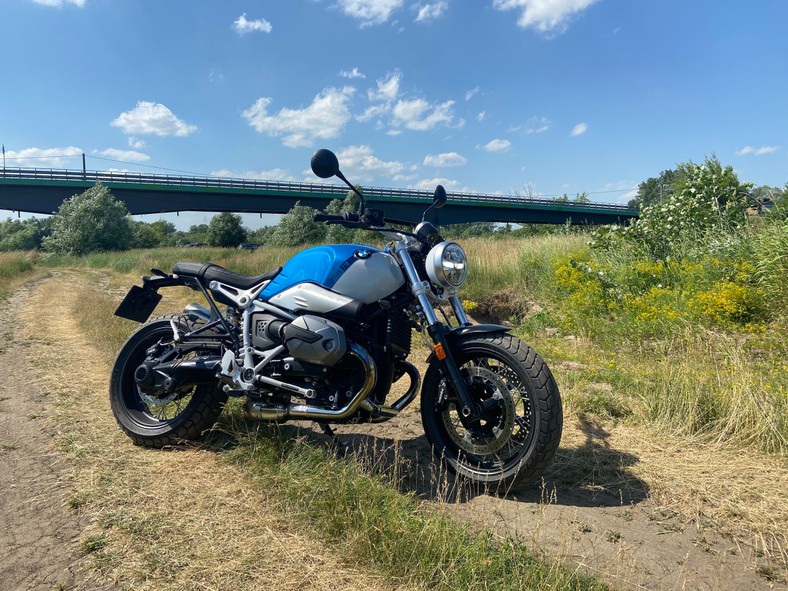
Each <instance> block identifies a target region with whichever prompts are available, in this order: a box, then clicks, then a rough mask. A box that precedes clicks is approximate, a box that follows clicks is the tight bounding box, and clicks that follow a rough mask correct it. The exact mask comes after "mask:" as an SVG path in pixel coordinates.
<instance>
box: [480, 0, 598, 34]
mask: <svg viewBox="0 0 788 591" xmlns="http://www.w3.org/2000/svg"><path fill="white" fill-rule="evenodd" d="M596 2H599V0H493V8H495V9H496V10H519V11H521V14H520V19H519V20H518V21H517V24H518V25H519V26H521V27H522V28H524V29H528V28H531V29H536V30H537V31H540V32H542V33H548V34H549V33H562V32H564V31H565V30H566V28H567V26H568V24H569V21H570V20H571V19H572V17H573V16H575V15H576V14H578V13H580V12H582V11H583V10H585V9H586V8H588V7H589V6H591V5H592V4H595V3H596Z"/></svg>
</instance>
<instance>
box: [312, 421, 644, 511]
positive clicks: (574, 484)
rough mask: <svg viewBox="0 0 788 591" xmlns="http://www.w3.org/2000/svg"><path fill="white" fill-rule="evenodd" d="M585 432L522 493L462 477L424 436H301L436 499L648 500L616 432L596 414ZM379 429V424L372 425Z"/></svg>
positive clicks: (602, 503)
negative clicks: (450, 469)
mask: <svg viewBox="0 0 788 591" xmlns="http://www.w3.org/2000/svg"><path fill="white" fill-rule="evenodd" d="M577 423H578V426H579V433H578V434H575V436H573V438H572V439H579V438H581V437H582V439H581V440H580V441H578V442H575V441H570V442H566V443H565V444H564V445H563V446H562V447H561V448H559V450H558V452H557V454H556V456H555V458H554V460H553V463H552V464H551V466H550V468H549V469H548V472H547V474H546V475H545V477H543V478H542V479H540V480H539V481H538V482H535V483H532V484H530V485H525V486H524V487H522V488H520V489H518V490H516V491H498V492H496V491H493V490H490V488H489V487H486V486H483V485H479V484H474V483H469V482H467V481H462V480H460V479H458V478H457V477H456V476H455V475H453V474H451V473H450V472H448V470H447V469H446V467H445V465H444V464H443V463H442V462H440V461H439V460H438V459H437V458H436V457H435V456H434V455H433V453H432V449H431V447H430V445H429V443H428V442H427V439H426V437H424V435H423V434H420V433H418V432H417V433H412V432H411V433H402V434H401V436H398V437H396V438H393V437H385V436H384V437H381V436H379V435H375V434H373V433H371V432H358V431H361V430H362V429H363V427H361V426H359V427H357V428H355V429H354V431H356V430H357V431H356V432H353V431H351V432H347V431H346V432H342V433H338V434H337V436H336V437H334V438H331V437H328V436H326V435H323V434H322V433H320V432H319V431H316V430H312V429H309V428H303V427H302V428H300V430H299V432H300V435H301V436H306V438H307V439H308V440H312V441H314V442H315V443H319V444H321V445H325V446H328V447H329V448H330V449H332V450H334V451H335V453H337V454H338V455H341V456H351V457H352V458H353V459H354V460H355V461H357V462H359V464H360V465H361V466H363V467H364V469H365V470H366V471H367V472H368V473H371V474H375V475H377V476H378V477H382V478H383V479H384V480H386V481H387V482H389V483H391V484H393V485H395V486H396V487H397V488H398V489H399V490H400V491H401V492H403V493H412V494H415V495H417V496H418V497H419V498H421V499H424V500H430V501H442V502H450V503H457V502H459V503H463V502H466V501H469V500H471V499H473V498H474V497H476V496H479V495H492V494H495V495H497V496H503V497H505V498H507V499H509V500H515V501H520V502H523V503H551V504H557V505H565V506H577V507H619V506H622V505H636V504H638V503H640V502H642V501H644V500H646V499H647V498H648V495H649V487H648V485H647V484H646V483H645V482H644V481H643V480H641V479H640V478H638V477H637V476H636V475H635V474H634V473H633V472H632V470H630V467H632V466H635V465H636V464H638V463H639V461H640V460H639V458H638V457H637V456H636V455H634V454H632V453H629V452H626V451H622V450H619V449H615V448H614V447H613V446H612V445H611V443H610V438H611V433H610V431H608V430H607V429H606V428H605V426H604V425H603V424H602V423H601V422H600V421H599V420H597V419H596V418H595V417H593V416H589V415H585V414H581V415H580V416H579V417H578V421H577ZM371 429H374V426H373V427H371Z"/></svg>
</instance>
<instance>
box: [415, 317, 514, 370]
mask: <svg viewBox="0 0 788 591" xmlns="http://www.w3.org/2000/svg"><path fill="white" fill-rule="evenodd" d="M511 330H512V329H511V328H509V327H508V326H502V325H500V324H466V325H465V326H458V327H456V328H452V329H451V330H449V331H448V332H447V333H446V344H448V345H449V348H450V349H451V352H452V353H454V352H455V347H456V345H457V342H458V341H460V340H461V339H462V337H464V336H465V335H469V334H490V333H496V332H500V333H506V332H509V331H511ZM434 360H435V353H434V352H433V353H430V355H429V357H427V362H428V363H432V362H433V361H434Z"/></svg>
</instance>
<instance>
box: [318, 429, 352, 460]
mask: <svg viewBox="0 0 788 591" xmlns="http://www.w3.org/2000/svg"><path fill="white" fill-rule="evenodd" d="M318 425H320V429H322V431H323V433H325V434H326V435H327V436H328V437H331V441H332V443H334V444H335V445H336V446H337V449H341V450H342V451H344V452H345V453H347V451H348V450H349V449H350V442H349V441H346V440H344V439H340V438H339V437H337V434H336V432H335V431H334V430H333V429H332V428H331V425H329V424H328V423H318Z"/></svg>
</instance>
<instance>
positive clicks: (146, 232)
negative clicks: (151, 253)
mask: <svg viewBox="0 0 788 591" xmlns="http://www.w3.org/2000/svg"><path fill="white" fill-rule="evenodd" d="M130 246H131V248H156V247H157V246H160V244H159V240H158V236H157V235H156V232H155V231H154V230H153V228H152V227H151V225H150V224H146V223H145V222H138V221H137V220H131V245H130Z"/></svg>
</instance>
